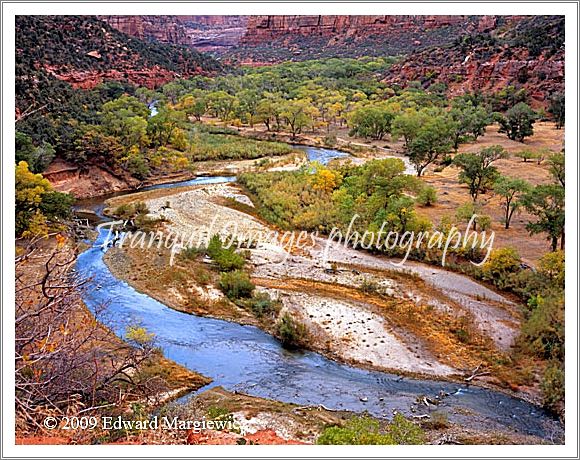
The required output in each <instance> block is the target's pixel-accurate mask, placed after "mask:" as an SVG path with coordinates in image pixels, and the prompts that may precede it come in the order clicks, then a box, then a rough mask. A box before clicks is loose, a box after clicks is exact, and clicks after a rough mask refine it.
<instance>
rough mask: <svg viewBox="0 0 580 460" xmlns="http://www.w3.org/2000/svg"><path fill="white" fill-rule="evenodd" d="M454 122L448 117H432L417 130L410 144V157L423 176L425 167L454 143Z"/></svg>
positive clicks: (418, 172)
mask: <svg viewBox="0 0 580 460" xmlns="http://www.w3.org/2000/svg"><path fill="white" fill-rule="evenodd" d="M452 136H453V123H452V122H451V120H450V119H449V118H448V117H445V116H435V117H432V118H430V119H429V120H428V121H427V122H426V123H425V124H424V125H423V126H422V127H421V128H420V129H419V131H418V132H417V135H416V137H415V138H414V139H413V141H412V142H411V144H410V145H409V158H410V160H411V163H413V165H414V166H415V169H416V170H417V176H421V175H422V173H423V171H425V168H427V166H429V165H430V164H431V163H433V162H434V161H436V160H437V159H438V158H439V157H440V156H441V155H442V154H444V153H447V152H449V150H450V148H451V145H452Z"/></svg>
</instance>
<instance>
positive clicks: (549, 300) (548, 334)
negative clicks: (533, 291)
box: [519, 293, 564, 361]
mask: <svg viewBox="0 0 580 460" xmlns="http://www.w3.org/2000/svg"><path fill="white" fill-rule="evenodd" d="M532 305H533V306H534V309H533V311H532V313H531V315H530V317H529V318H528V320H527V321H526V322H525V323H524V324H523V325H522V332H521V335H520V337H519V343H520V346H521V347H522V348H523V349H524V350H526V351H527V352H529V353H531V354H533V355H535V356H538V357H540V358H544V359H556V360H559V361H563V360H564V295H563V293H559V294H548V295H546V296H545V297H544V296H542V295H539V294H538V295H537V296H535V297H534V298H533V302H532Z"/></svg>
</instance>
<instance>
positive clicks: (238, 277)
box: [219, 270, 256, 300]
mask: <svg viewBox="0 0 580 460" xmlns="http://www.w3.org/2000/svg"><path fill="white" fill-rule="evenodd" d="M219 286H220V289H221V290H222V292H223V293H224V294H225V295H226V296H227V297H228V298H229V299H231V300H237V299H244V298H250V297H252V293H253V292H254V289H255V288H256V286H255V285H254V283H252V281H250V277H249V276H248V274H247V273H246V272H243V271H241V270H234V271H232V272H224V273H222V275H221V277H220V282H219Z"/></svg>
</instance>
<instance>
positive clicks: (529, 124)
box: [496, 102, 538, 142]
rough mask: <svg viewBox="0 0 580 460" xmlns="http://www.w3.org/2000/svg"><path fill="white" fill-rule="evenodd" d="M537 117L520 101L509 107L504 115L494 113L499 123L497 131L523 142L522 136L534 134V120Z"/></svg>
mask: <svg viewBox="0 0 580 460" xmlns="http://www.w3.org/2000/svg"><path fill="white" fill-rule="evenodd" d="M537 118H538V116H537V114H536V112H534V111H533V110H532V109H531V108H530V106H529V105H528V104H526V103H524V102H520V103H518V104H516V105H514V106H513V107H512V108H511V109H509V110H508V111H507V112H506V114H505V116H504V115H501V114H496V119H497V121H498V123H499V125H500V129H499V132H500V133H506V134H507V136H508V137H509V138H510V139H511V140H514V141H519V142H523V141H524V138H526V137H528V136H531V135H532V134H534V122H535V121H536V119H537Z"/></svg>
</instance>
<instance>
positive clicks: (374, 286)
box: [360, 278, 379, 294]
mask: <svg viewBox="0 0 580 460" xmlns="http://www.w3.org/2000/svg"><path fill="white" fill-rule="evenodd" d="M360 289H361V291H363V292H364V293H365V294H374V293H376V292H377V291H378V290H379V285H378V283H377V282H376V281H374V280H369V279H367V278H365V279H364V280H363V281H362V283H361V285H360Z"/></svg>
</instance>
